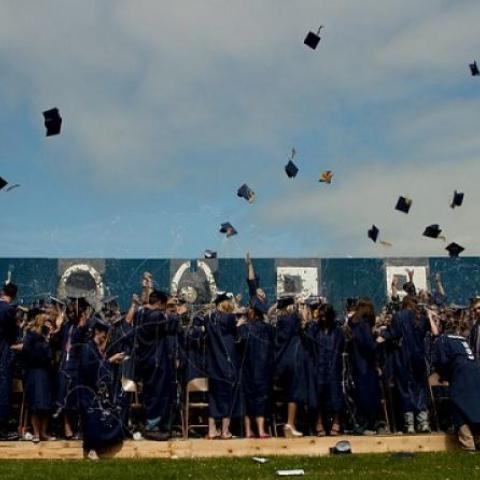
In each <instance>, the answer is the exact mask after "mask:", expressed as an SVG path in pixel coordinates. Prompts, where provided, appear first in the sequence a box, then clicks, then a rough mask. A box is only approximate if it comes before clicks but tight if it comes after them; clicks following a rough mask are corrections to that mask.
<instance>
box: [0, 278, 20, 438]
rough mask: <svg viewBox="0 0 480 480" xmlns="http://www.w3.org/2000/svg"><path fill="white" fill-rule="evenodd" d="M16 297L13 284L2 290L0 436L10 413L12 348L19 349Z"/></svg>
mask: <svg viewBox="0 0 480 480" xmlns="http://www.w3.org/2000/svg"><path fill="white" fill-rule="evenodd" d="M16 296H17V286H16V285H15V284H13V283H7V284H6V285H4V286H3V287H2V289H1V290H0V434H5V433H6V431H5V430H6V428H7V422H8V418H9V413H10V397H11V393H12V368H13V365H12V364H13V358H14V350H13V349H12V347H14V346H17V347H18V344H17V343H16V342H17V337H18V334H19V330H18V327H17V322H16V309H15V307H13V306H12V302H13V301H14V300H15V297H16ZM20 348H21V346H20Z"/></svg>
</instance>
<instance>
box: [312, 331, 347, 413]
mask: <svg viewBox="0 0 480 480" xmlns="http://www.w3.org/2000/svg"><path fill="white" fill-rule="evenodd" d="M308 335H309V337H310V341H311V342H312V343H313V349H312V354H313V373H314V382H315V383H314V388H315V395H316V400H317V406H318V407H319V408H320V409H322V410H325V411H327V412H329V413H333V414H336V413H340V412H341V411H342V410H343V408H344V407H345V399H344V395H343V389H342V353H343V351H344V348H345V336H344V334H343V331H342V329H341V328H340V327H338V326H335V327H333V328H332V329H325V328H322V327H321V325H319V324H318V322H311V323H310V324H309V326H308Z"/></svg>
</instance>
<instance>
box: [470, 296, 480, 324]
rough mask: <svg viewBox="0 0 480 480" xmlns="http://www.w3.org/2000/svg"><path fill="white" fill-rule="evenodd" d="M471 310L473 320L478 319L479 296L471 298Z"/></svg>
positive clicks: (479, 309) (479, 316)
mask: <svg viewBox="0 0 480 480" xmlns="http://www.w3.org/2000/svg"><path fill="white" fill-rule="evenodd" d="M471 310H472V314H473V318H474V319H475V320H480V297H476V298H474V299H473V301H472V304H471Z"/></svg>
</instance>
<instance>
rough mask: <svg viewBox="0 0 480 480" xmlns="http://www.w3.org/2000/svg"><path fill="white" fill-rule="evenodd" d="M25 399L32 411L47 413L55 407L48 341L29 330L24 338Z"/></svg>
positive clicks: (51, 354)
mask: <svg viewBox="0 0 480 480" xmlns="http://www.w3.org/2000/svg"><path fill="white" fill-rule="evenodd" d="M22 359H23V364H24V367H25V399H26V402H27V405H28V408H29V410H30V412H31V413H34V414H35V413H46V412H48V411H50V410H51V409H52V408H53V385H52V361H53V353H52V348H51V347H50V345H49V343H48V341H47V340H46V338H45V337H44V336H43V335H39V334H38V333H36V332H27V334H26V335H25V338H24V340H23V349H22Z"/></svg>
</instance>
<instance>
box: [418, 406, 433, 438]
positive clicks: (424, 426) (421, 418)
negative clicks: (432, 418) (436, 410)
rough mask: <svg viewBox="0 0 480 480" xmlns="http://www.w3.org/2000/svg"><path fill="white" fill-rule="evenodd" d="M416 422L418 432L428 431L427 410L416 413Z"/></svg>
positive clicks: (429, 430)
mask: <svg viewBox="0 0 480 480" xmlns="http://www.w3.org/2000/svg"><path fill="white" fill-rule="evenodd" d="M417 424H418V431H419V433H430V432H431V431H432V430H431V428H430V423H429V422H428V412H425V411H423V412H419V413H418V415H417Z"/></svg>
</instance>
